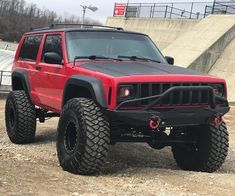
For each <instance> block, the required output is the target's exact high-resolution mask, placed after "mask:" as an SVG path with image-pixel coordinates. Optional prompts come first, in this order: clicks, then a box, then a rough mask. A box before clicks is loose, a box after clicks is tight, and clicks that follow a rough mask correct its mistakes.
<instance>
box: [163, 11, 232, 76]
mask: <svg viewBox="0 0 235 196" xmlns="http://www.w3.org/2000/svg"><path fill="white" fill-rule="evenodd" d="M234 37H235V15H211V16H209V17H207V18H205V19H203V20H201V21H200V22H199V23H198V24H196V25H195V26H194V27H193V28H191V29H190V30H189V31H188V32H186V33H185V34H183V35H182V36H180V37H178V38H177V39H176V40H175V41H174V42H173V43H172V44H171V45H169V46H168V47H166V48H165V49H164V50H163V54H165V55H166V54H167V55H170V56H173V57H174V58H175V63H176V64H177V65H180V66H182V67H187V68H191V69H195V70H197V71H202V72H206V73H207V72H208V71H209V70H210V69H211V67H212V66H213V64H214V63H215V62H216V60H217V59H218V58H219V57H220V55H221V54H222V52H223V50H224V49H225V47H226V46H227V45H228V44H229V43H230V42H231V40H232V39H233V38H234Z"/></svg>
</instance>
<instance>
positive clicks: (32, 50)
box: [19, 35, 42, 61]
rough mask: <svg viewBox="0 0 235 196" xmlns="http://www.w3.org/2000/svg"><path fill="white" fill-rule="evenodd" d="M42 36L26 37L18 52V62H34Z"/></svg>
mask: <svg viewBox="0 0 235 196" xmlns="http://www.w3.org/2000/svg"><path fill="white" fill-rule="evenodd" d="M41 41H42V35H34V36H27V37H26V38H25V40H24V43H23V45H22V47H21V51H20V56H19V59H20V60H27V61H36V59H37V54H38V49H39V46H40V43H41Z"/></svg>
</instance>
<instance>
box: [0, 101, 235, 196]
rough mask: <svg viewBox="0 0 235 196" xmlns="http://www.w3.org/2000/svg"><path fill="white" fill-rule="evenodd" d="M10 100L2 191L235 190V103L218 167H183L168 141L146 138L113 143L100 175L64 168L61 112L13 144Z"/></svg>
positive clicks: (2, 144) (0, 132)
mask: <svg viewBox="0 0 235 196" xmlns="http://www.w3.org/2000/svg"><path fill="white" fill-rule="evenodd" d="M4 105H5V101H4V100H1V101H0V195H43V196H44V195H71V196H76V195H79V196H80V195H84V196H88V195H89V196H90V195H91V196H93V195H204V194H206V195H234V191H235V130H234V128H235V120H234V116H235V108H232V109H231V111H230V113H229V114H228V115H226V117H225V120H226V122H227V123H228V127H229V132H230V149H229V155H228V157H227V160H226V162H225V163H224V165H223V166H222V168H221V169H220V170H219V171H217V172H215V173H202V172H189V171H182V170H180V169H179V168H178V167H177V165H176V163H175V161H174V159H173V156H172V153H171V149H170V148H169V147H167V148H164V149H163V150H160V151H158V150H154V149H151V148H150V147H149V146H148V145H147V144H130V143H125V144H116V145H115V146H111V147H110V152H109V156H108V159H107V162H106V165H105V166H104V169H103V172H102V173H101V174H100V175H99V176H80V175H74V174H70V173H68V172H65V171H63V170H62V169H61V168H60V166H59V165H58V160H57V155H56V128H57V123H58V118H54V119H51V120H49V121H47V122H46V123H44V124H40V123H38V124H37V135H36V141H35V142H34V143H33V144H28V145H15V144H12V143H11V142H10V141H9V139H8V137H7V134H6V132H5V123H4Z"/></svg>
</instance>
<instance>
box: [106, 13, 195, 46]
mask: <svg viewBox="0 0 235 196" xmlns="http://www.w3.org/2000/svg"><path fill="white" fill-rule="evenodd" d="M198 22H199V20H192V19H185V20H182V19H160V18H128V19H125V18H120V17H108V19H107V21H106V25H108V26H116V27H122V28H124V29H125V30H129V31H136V32H141V33H146V34H148V35H149V36H150V37H151V38H152V40H153V41H154V42H155V43H156V44H157V45H158V47H159V48H160V49H161V50H163V49H164V48H166V47H167V46H168V45H169V44H171V43H172V42H174V41H175V40H176V39H177V38H178V37H179V36H181V35H182V34H184V33H185V32H187V31H189V30H190V29H191V28H192V27H193V26H194V25H196V24H197V23H198Z"/></svg>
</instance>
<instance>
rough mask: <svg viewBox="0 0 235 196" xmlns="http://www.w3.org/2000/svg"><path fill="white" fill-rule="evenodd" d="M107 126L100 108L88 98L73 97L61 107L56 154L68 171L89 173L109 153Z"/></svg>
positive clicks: (93, 170) (91, 172)
mask: <svg viewBox="0 0 235 196" xmlns="http://www.w3.org/2000/svg"><path fill="white" fill-rule="evenodd" d="M109 138H110V129H109V124H108V121H107V120H106V119H105V117H104V115H103V113H102V111H101V109H100V108H99V107H98V106H97V105H96V104H95V103H94V101H92V100H90V99H87V98H73V99H71V100H69V101H68V102H67V103H66V105H65V106H64V108H63V111H62V115H61V117H60V120H59V125H58V138H57V154H58V159H59V162H60V165H61V167H62V168H63V169H64V170H65V171H68V172H71V173H75V174H81V175H92V174H96V173H98V172H99V171H100V170H101V167H102V166H103V165H104V163H105V160H106V156H107V153H108V147H109Z"/></svg>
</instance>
